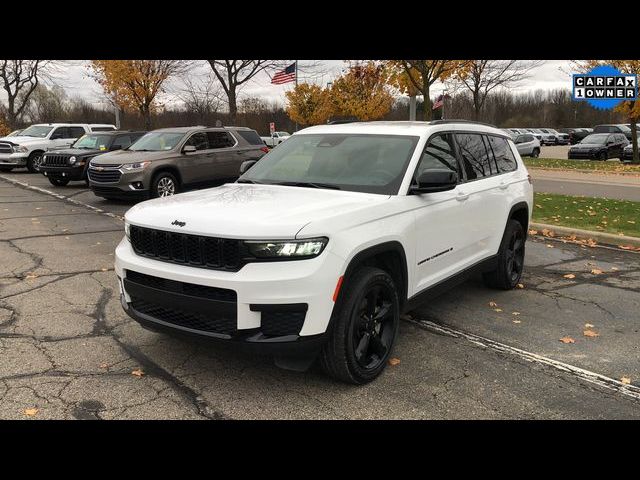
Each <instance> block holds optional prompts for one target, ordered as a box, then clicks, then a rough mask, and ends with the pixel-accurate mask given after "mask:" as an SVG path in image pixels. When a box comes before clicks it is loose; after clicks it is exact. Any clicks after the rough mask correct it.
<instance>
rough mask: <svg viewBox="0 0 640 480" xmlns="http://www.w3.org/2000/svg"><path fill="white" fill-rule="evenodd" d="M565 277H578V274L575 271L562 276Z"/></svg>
mask: <svg viewBox="0 0 640 480" xmlns="http://www.w3.org/2000/svg"><path fill="white" fill-rule="evenodd" d="M562 277H563V278H576V276H575V275H574V274H573V273H567V274H566V275H563V276H562Z"/></svg>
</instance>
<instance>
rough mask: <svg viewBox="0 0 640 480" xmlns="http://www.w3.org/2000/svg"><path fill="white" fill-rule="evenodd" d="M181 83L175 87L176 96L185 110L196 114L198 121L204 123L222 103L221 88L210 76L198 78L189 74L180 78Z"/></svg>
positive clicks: (222, 94)
mask: <svg viewBox="0 0 640 480" xmlns="http://www.w3.org/2000/svg"><path fill="white" fill-rule="evenodd" d="M196 78H197V79H196ZM182 83H183V85H182V87H181V88H178V89H177V97H178V98H179V99H180V100H182V102H183V103H184V107H185V109H186V110H187V111H189V112H193V113H195V114H196V115H198V117H199V118H200V122H201V123H203V124H206V123H207V119H208V118H210V116H211V115H213V114H215V113H217V112H218V110H219V109H220V107H221V106H222V104H223V103H224V99H223V97H224V93H223V92H222V89H221V88H220V86H219V85H218V83H217V82H215V81H214V80H213V78H211V77H210V76H207V77H206V79H200V78H199V77H194V76H191V75H189V76H185V77H184V78H183V79H182Z"/></svg>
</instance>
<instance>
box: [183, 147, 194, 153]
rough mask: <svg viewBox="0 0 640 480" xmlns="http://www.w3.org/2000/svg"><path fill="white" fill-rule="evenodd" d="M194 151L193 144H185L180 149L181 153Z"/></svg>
mask: <svg viewBox="0 0 640 480" xmlns="http://www.w3.org/2000/svg"><path fill="white" fill-rule="evenodd" d="M195 151H196V147H194V146H193V145H185V146H184V148H183V149H182V153H194V152H195Z"/></svg>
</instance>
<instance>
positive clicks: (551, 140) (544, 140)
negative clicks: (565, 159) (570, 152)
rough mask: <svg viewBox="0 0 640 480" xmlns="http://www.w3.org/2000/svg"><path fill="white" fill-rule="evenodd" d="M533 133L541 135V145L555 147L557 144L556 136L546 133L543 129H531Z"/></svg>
mask: <svg viewBox="0 0 640 480" xmlns="http://www.w3.org/2000/svg"><path fill="white" fill-rule="evenodd" d="M530 130H531V131H532V132H533V133H537V134H540V138H539V140H540V144H541V145H555V144H556V136H555V135H554V134H553V133H551V132H548V131H544V130H543V129H541V128H531V129H530Z"/></svg>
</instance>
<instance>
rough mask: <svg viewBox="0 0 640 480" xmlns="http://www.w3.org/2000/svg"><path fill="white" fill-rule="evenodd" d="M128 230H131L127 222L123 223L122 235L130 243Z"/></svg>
mask: <svg viewBox="0 0 640 480" xmlns="http://www.w3.org/2000/svg"><path fill="white" fill-rule="evenodd" d="M130 230H131V225H129V224H128V223H127V222H124V234H125V235H126V236H127V239H128V240H129V241H131V234H130Z"/></svg>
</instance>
